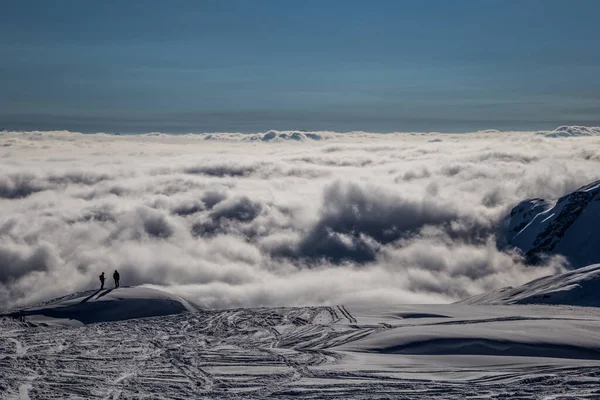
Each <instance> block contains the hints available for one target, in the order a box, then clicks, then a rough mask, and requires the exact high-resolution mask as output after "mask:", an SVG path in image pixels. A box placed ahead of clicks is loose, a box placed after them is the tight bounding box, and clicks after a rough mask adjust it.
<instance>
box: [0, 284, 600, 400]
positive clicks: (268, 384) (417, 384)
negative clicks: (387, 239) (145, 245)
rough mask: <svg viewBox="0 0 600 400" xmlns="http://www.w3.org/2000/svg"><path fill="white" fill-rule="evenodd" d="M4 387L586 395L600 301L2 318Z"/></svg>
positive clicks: (89, 393)
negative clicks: (78, 320)
mask: <svg viewBox="0 0 600 400" xmlns="http://www.w3.org/2000/svg"><path fill="white" fill-rule="evenodd" d="M106 296H108V295H106ZM106 296H105V297H106ZM97 302H98V303H100V304H102V300H98V301H97ZM0 393H2V396H3V397H4V398H23V399H26V398H32V399H51V398H52V399H54V398H104V399H116V398H121V399H125V398H126V399H129V398H168V399H175V398H177V399H190V398H229V399H241V398H244V399H245V398H265V397H275V398H290V397H294V398H308V399H317V398H318V399H323V398H332V399H339V398H345V399H372V398H407V399H431V398H434V397H436V398H445V399H448V398H456V399H463V398H473V397H477V398H492V399H493V398H519V399H543V398H590V399H591V398H598V396H600V309H598V308H593V307H572V306H548V305H511V306H482V305H464V304H452V305H425V306H416V305H411V306H408V305H407V306H399V305H393V306H383V305H382V306H378V307H366V306H365V307H360V306H341V305H340V306H330V307H325V306H323V307H300V308H255V309H250V308H248V309H229V310H216V311H209V310H200V311H196V312H191V313H183V314H176V315H169V316H162V317H154V318H143V319H129V320H122V321H111V322H101V323H95V324H87V325H80V326H56V325H46V324H38V323H32V322H31V321H27V320H25V321H19V320H15V319H12V318H5V319H0ZM553 396H554V397H553Z"/></svg>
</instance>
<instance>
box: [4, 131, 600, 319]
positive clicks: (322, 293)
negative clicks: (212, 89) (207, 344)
mask: <svg viewBox="0 0 600 400" xmlns="http://www.w3.org/2000/svg"><path fill="white" fill-rule="evenodd" d="M599 133H600V128H588V127H560V128H558V129H557V130H556V131H552V132H498V131H483V132H476V133H468V134H460V135H457V134H436V133H429V134H422V133H398V134H371V133H365V132H352V133H345V134H339V133H332V132H276V131H270V132H267V133H264V134H259V135H245V134H198V135H177V136H176V135H165V134H160V133H155V134H147V135H124V136H118V135H108V134H79V133H71V132H0V308H5V309H10V308H13V307H19V306H25V305H30V304H34V303H36V302H39V301H42V300H45V299H49V298H53V297H57V296H61V295H65V294H68V293H71V292H74V291H80V290H85V289H91V288H95V287H98V275H99V274H100V272H102V271H104V272H106V274H107V275H108V276H111V275H112V272H113V270H115V269H118V270H119V272H120V273H121V282H122V284H123V285H142V284H144V285H153V286H155V287H159V288H164V289H167V290H169V291H171V292H174V293H177V294H180V295H183V296H186V297H188V298H189V299H191V300H192V301H196V302H197V303H199V304H201V305H204V306H206V307H216V308H223V307H245V306H263V305H264V306H267V305H268V306H284V305H286V306H287V305H310V304H335V303H347V304H348V303H350V304H352V303H357V302H360V303H373V304H375V303H392V302H394V303H440V302H452V301H456V300H459V299H461V298H464V297H467V296H470V295H474V294H477V293H481V292H484V291H488V290H491V289H495V288H499V287H504V286H509V285H510V286H514V285H519V284H522V283H524V282H526V281H528V280H531V279H534V278H537V277H540V276H544V275H548V274H552V273H556V272H559V271H562V270H563V269H564V268H565V267H567V266H566V265H565V261H564V260H563V259H562V258H561V257H554V258H548V259H547V260H546V261H545V262H544V264H543V265H541V266H527V265H525V263H524V260H523V258H522V257H521V256H520V255H519V254H518V253H517V252H506V251H499V250H498V249H497V247H496V233H497V231H498V227H499V221H500V220H501V219H502V217H503V216H505V215H506V214H507V213H508V212H509V211H510V209H511V208H512V207H513V206H514V205H515V204H516V203H518V202H519V201H521V200H523V199H526V198H532V197H543V198H556V197H558V196H561V195H563V194H565V193H568V192H569V191H572V190H574V189H576V188H578V187H580V186H582V185H585V184H587V183H589V182H592V181H595V180H597V179H598V177H599V176H600V168H599V167H600V163H599V161H600V137H599V136H597V134H599ZM109 286H110V285H109Z"/></svg>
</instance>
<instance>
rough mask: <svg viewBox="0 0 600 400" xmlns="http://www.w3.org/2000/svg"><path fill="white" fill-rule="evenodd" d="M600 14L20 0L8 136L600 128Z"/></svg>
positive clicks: (550, 2) (13, 16) (418, 6)
mask: <svg viewBox="0 0 600 400" xmlns="http://www.w3.org/2000/svg"><path fill="white" fill-rule="evenodd" d="M599 12H600V2H598V1H595V0H574V1H564V0H563V1H555V0H529V1H516V0H514V1H513V0H505V1H495V0H489V1H479V0H473V1H467V0H455V1H446V0H424V1H399V0H398V1H384V0H381V1H373V2H366V1H354V0H345V1H334V0H332V1H327V2H322V1H313V0H308V1H296V2H290V1H242V0H241V1H233V0H231V1H230V0H219V1H185V0H180V1H173V2H166V1H154V0H148V1H64V0H58V1H54V2H47V1H31V0H26V1H12V2H4V3H3V5H2V12H1V13H0V54H1V55H2V57H1V61H0V130H1V129H2V128H4V129H7V130H56V129H65V130H71V131H79V132H121V133H142V132H155V131H160V132H167V133H183V132H265V131H267V130H269V129H279V130H294V129H295V130H332V131H341V132H343V131H354V130H363V131H370V132H392V131H440V132H466V131H474V130H479V129H500V130H516V129H522V130H536V129H553V128H555V127H557V126H559V125H565V124H579V125H600V112H599V111H600V79H598V77H597V72H598V71H599V70H600V52H598V51H597V44H598V43H600V25H598V23H597V15H598V13H599Z"/></svg>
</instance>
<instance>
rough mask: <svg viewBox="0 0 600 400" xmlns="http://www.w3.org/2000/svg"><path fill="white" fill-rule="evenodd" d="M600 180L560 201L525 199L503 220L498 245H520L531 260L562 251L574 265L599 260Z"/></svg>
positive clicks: (588, 263)
mask: <svg viewBox="0 0 600 400" xmlns="http://www.w3.org/2000/svg"><path fill="white" fill-rule="evenodd" d="M599 226H600V181H597V182H594V183H592V184H590V185H587V186H584V187H582V188H580V189H577V190H576V191H574V192H573V193H570V194H567V195H565V196H563V197H561V198H560V199H558V200H557V201H547V200H543V199H531V200H525V201H523V202H521V203H519V204H518V205H517V206H516V207H514V208H513V209H512V211H511V212H510V215H508V216H507V217H506V219H505V221H504V224H503V229H502V232H501V235H500V237H499V241H498V244H499V247H501V248H503V247H516V248H519V249H520V250H521V251H523V253H525V254H526V256H527V257H528V258H529V260H530V261H531V262H536V261H537V259H538V258H539V256H541V255H543V254H561V255H563V256H565V257H566V258H567V259H568V260H569V262H570V263H571V265H572V266H573V267H574V268H580V267H583V266H586V265H590V264H594V263H598V262H600V235H598V227H599Z"/></svg>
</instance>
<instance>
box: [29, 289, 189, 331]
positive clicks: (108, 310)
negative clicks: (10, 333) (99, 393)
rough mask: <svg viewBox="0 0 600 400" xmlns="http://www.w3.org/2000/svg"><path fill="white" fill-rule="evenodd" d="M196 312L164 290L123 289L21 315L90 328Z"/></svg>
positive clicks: (65, 299) (56, 302) (70, 299)
mask: <svg viewBox="0 0 600 400" xmlns="http://www.w3.org/2000/svg"><path fill="white" fill-rule="evenodd" d="M196 309H197V307H196V306H194V305H192V304H191V303H190V302H188V301H187V300H184V299H182V298H181V297H179V296H175V295H173V294H170V293H167V292H164V291H162V290H157V289H151V288H145V287H120V288H116V289H115V288H106V289H103V290H100V289H98V290H89V291H86V292H79V293H75V294H72V295H69V296H65V297H61V298H58V299H56V300H54V301H51V302H47V303H44V304H41V305H39V306H38V307H33V308H28V309H24V310H21V311H19V312H18V315H20V316H24V317H25V318H26V319H27V320H34V321H41V320H44V321H46V322H49V321H52V322H53V323H57V322H60V320H67V321H79V322H82V323H86V324H87V323H94V322H106V321H118V320H124V319H132V318H144V317H156V316H162V315H171V314H179V313H182V312H189V311H196ZM43 317H49V318H51V320H48V319H46V318H43Z"/></svg>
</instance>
